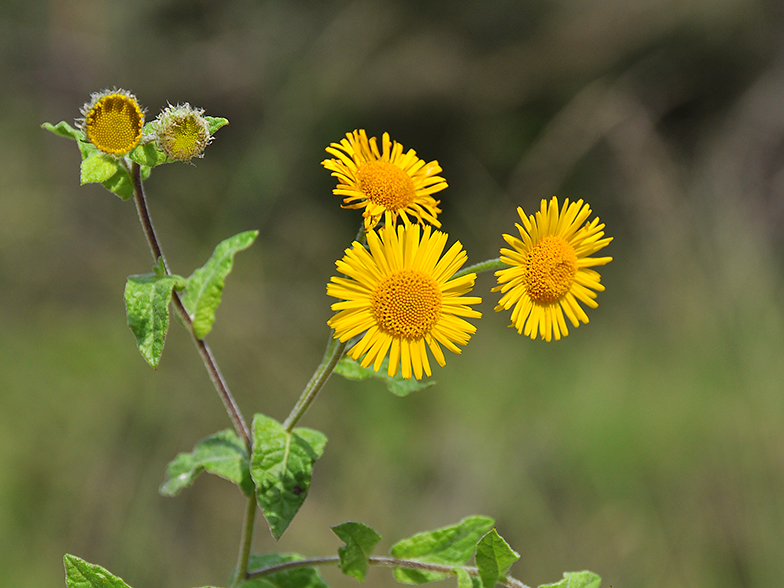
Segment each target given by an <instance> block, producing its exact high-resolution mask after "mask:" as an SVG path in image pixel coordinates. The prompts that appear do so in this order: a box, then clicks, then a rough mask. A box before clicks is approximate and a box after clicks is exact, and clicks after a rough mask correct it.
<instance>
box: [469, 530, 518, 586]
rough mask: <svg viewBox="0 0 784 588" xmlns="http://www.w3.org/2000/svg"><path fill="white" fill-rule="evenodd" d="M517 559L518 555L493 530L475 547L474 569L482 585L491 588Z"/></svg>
mask: <svg viewBox="0 0 784 588" xmlns="http://www.w3.org/2000/svg"><path fill="white" fill-rule="evenodd" d="M518 559H520V554H519V553H517V552H516V551H514V550H513V549H512V548H511V547H509V544H508V543H507V542H506V541H504V539H503V537H501V536H500V535H499V534H498V532H497V531H496V530H495V529H493V530H492V531H490V532H489V533H487V534H486V535H485V536H484V537H482V538H481V539H480V540H479V543H478V544H477V546H476V567H477V568H478V569H479V577H481V578H482V585H483V586H484V587H485V588H493V587H494V586H495V585H496V584H497V583H498V580H499V579H501V578H502V577H503V576H505V575H506V572H508V571H509V568H510V566H511V565H512V564H513V563H514V562H516V561H517V560H518Z"/></svg>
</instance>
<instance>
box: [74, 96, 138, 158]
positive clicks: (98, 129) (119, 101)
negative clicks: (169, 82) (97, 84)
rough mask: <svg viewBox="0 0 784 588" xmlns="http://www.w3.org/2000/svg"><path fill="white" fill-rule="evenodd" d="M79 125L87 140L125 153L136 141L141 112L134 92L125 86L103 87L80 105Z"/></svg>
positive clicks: (111, 152) (109, 152) (116, 152)
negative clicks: (116, 88)
mask: <svg viewBox="0 0 784 588" xmlns="http://www.w3.org/2000/svg"><path fill="white" fill-rule="evenodd" d="M82 116H83V117H84V118H83V119H81V120H80V121H79V126H80V127H81V128H82V129H83V130H84V132H85V135H86V137H87V140H88V141H90V143H92V144H93V145H95V146H96V147H97V148H98V149H100V150H101V151H103V152H104V153H108V154H110V155H125V154H126V153H128V152H129V151H130V150H131V149H133V148H134V147H136V146H137V145H138V144H139V141H140V140H141V138H142V127H144V112H143V111H142V109H141V108H140V107H139V103H138V102H137V101H136V96H134V95H133V94H131V93H130V92H127V91H126V90H104V91H103V92H96V93H95V94H93V95H92V96H90V102H88V103H86V104H85V105H84V106H83V107H82Z"/></svg>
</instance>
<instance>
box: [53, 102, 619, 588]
mask: <svg viewBox="0 0 784 588" xmlns="http://www.w3.org/2000/svg"><path fill="white" fill-rule="evenodd" d="M226 124H228V121H227V120H226V119H224V118H218V117H211V116H206V115H205V114H204V111H203V110H201V109H199V108H193V107H191V106H190V105H188V104H187V103H186V104H184V105H177V106H170V105H169V106H167V107H166V108H164V109H163V111H162V112H161V113H160V114H159V115H158V116H157V117H156V118H155V119H154V120H152V121H150V122H147V123H145V119H144V109H143V108H142V107H141V106H140V105H139V103H138V102H137V99H136V97H135V96H134V95H133V94H131V93H130V92H128V91H126V90H122V89H119V90H118V89H114V90H109V91H104V92H99V93H95V94H93V95H92V96H91V98H90V100H89V102H88V103H87V104H85V105H84V107H83V108H82V118H80V119H79V120H78V121H77V122H76V126H75V127H74V126H71V125H69V124H68V123H66V122H60V123H58V124H57V125H51V124H49V123H45V124H44V125H42V126H43V127H44V128H45V129H47V130H49V131H52V132H53V133H55V134H57V135H60V136H63V137H66V138H69V139H73V140H74V141H76V143H77V145H78V147H79V151H80V153H81V158H82V161H81V166H80V180H81V183H82V184H87V183H100V184H102V185H103V186H104V187H106V188H107V189H108V190H109V191H110V192H113V193H114V194H116V195H117V196H119V197H120V198H122V199H123V200H130V199H133V201H134V203H135V205H136V209H137V212H138V215H139V220H140V222H141V226H142V230H143V233H144V236H145V238H146V240H147V243H148V245H149V247H150V252H151V254H152V260H153V270H152V272H150V273H145V274H135V275H131V276H130V277H129V278H128V281H127V283H126V286H125V294H124V298H125V308H126V314H127V321H128V326H129V327H130V329H131V332H132V333H133V335H134V336H135V339H136V344H137V347H138V349H139V351H140V353H141V355H142V356H143V357H144V359H145V360H146V361H147V362H148V363H149V364H150V365H151V366H152V367H157V366H158V364H159V362H160V359H161V355H162V353H163V347H164V341H165V338H166V333H167V331H168V328H169V313H170V309H171V308H173V309H174V311H175V312H176V314H177V315H178V317H179V319H180V322H181V323H182V324H183V325H184V326H185V328H186V329H187V330H188V332H189V333H190V335H191V336H192V338H193V341H194V343H195V345H196V349H197V351H198V353H199V355H200V357H201V359H202V362H203V363H204V366H205V369H206V370H207V373H208V375H209V377H210V379H211V381H212V383H213V384H214V386H215V389H216V391H217V393H218V395H219V396H220V398H221V400H222V401H223V404H224V406H225V408H226V411H227V414H228V416H229V420H230V421H231V424H232V428H230V429H226V430H223V431H219V432H217V433H214V434H212V435H210V436H208V437H206V438H204V439H202V440H201V441H199V442H198V443H197V444H196V446H195V447H194V448H193V450H192V451H190V452H184V453H181V454H179V455H178V456H177V457H175V458H174V459H173V460H172V461H171V462H170V463H169V465H168V467H167V471H166V475H165V478H164V482H163V484H162V485H161V488H160V492H161V494H163V495H164V496H175V495H176V494H178V493H179V492H181V491H182V490H184V489H185V488H186V487H188V486H190V485H191V484H193V483H194V481H195V479H196V478H197V476H198V475H199V474H200V473H201V472H207V473H210V474H214V475H217V476H220V477H223V478H225V479H226V480H228V481H229V482H232V483H234V484H235V485H236V486H237V487H238V489H239V490H240V492H242V494H244V495H245V497H246V498H247V508H246V510H245V519H244V523H243V526H242V530H241V532H240V547H239V554H238V559H237V563H236V566H235V567H234V571H233V573H232V574H231V579H230V580H229V583H228V586H229V587H230V588H239V587H242V588H258V587H260V586H269V585H271V586H274V587H276V588H326V585H325V584H324V582H323V580H322V579H321V577H320V575H319V573H318V567H319V566H323V565H336V566H338V567H339V569H340V570H341V571H343V572H344V573H345V574H347V575H349V576H351V577H353V578H355V579H356V580H359V581H361V582H362V581H364V580H365V575H366V573H367V570H368V567H369V566H385V567H388V568H391V569H392V571H393V574H394V577H395V579H397V580H398V581H400V582H402V583H406V584H421V583H425V582H431V581H435V580H442V579H444V578H446V577H448V576H454V577H456V579H457V583H458V586H459V588H493V587H494V586H495V585H496V584H498V583H500V584H502V585H504V586H507V587H509V588H526V586H525V584H523V583H522V582H520V581H519V580H517V579H515V578H513V577H511V576H510V575H509V569H510V567H511V566H512V564H513V563H514V562H515V561H516V560H517V559H518V558H519V555H518V554H517V553H516V552H515V551H514V550H512V548H511V547H509V545H508V544H507V543H506V541H504V539H503V538H501V537H500V536H499V535H498V533H497V532H496V530H495V528H494V521H493V519H491V518H490V517H486V516H476V515H475V516H468V517H466V518H464V519H463V520H461V521H459V522H457V523H455V524H452V525H448V526H445V527H442V528H440V529H436V530H433V531H427V532H423V533H419V534H417V535H414V536H413V537H410V538H408V539H403V540H401V541H398V542H397V543H396V544H395V545H394V546H393V547H392V549H391V553H390V555H388V556H379V555H373V553H372V552H373V549H374V548H375V546H376V544H377V543H378V542H379V541H380V540H381V536H380V535H379V534H378V533H377V532H376V531H374V530H373V529H371V528H370V527H368V526H367V525H364V524H362V523H359V522H346V523H342V524H340V525H336V526H335V527H332V530H333V531H334V532H335V534H336V535H337V536H338V537H339V538H340V540H341V541H343V543H344V544H343V545H342V546H341V547H340V548H339V549H338V553H337V554H336V555H332V556H319V557H306V556H302V555H298V554H291V553H287V554H280V553H266V554H253V553H252V545H253V534H254V522H255V517H256V513H257V512H258V511H259V510H261V512H262V513H263V515H264V517H265V519H266V521H267V524H268V526H269V529H270V532H271V533H272V535H273V536H274V537H276V538H277V537H280V536H281V535H282V534H283V533H284V531H285V530H286V528H287V527H288V526H289V524H290V523H291V521H292V519H293V518H294V516H295V515H296V514H297V511H298V510H299V508H300V506H302V504H303V502H304V501H305V499H306V498H307V495H308V490H309V489H310V485H311V480H312V473H313V467H314V464H315V462H316V461H317V460H318V459H319V457H321V455H322V454H323V452H324V450H325V446H326V442H327V438H326V436H325V435H324V434H323V433H321V432H319V431H315V430H313V429H308V428H303V427H297V426H296V425H297V424H298V422H299V420H300V419H301V418H302V416H303V415H304V414H305V412H306V411H307V410H308V408H310V406H311V405H312V404H313V402H314V400H315V399H316V397H317V395H318V394H319V392H320V391H321V390H322V388H323V386H324V384H325V383H326V381H327V379H328V378H329V377H330V375H331V374H332V373H337V374H339V375H341V376H344V377H346V378H350V379H365V378H368V377H372V378H379V379H381V380H383V381H384V382H385V383H386V385H387V388H388V389H389V390H390V391H391V392H393V393H395V394H398V395H400V396H405V395H407V394H410V393H412V392H415V391H417V390H422V389H423V388H426V387H428V386H429V385H431V384H432V382H420V380H421V379H422V378H423V377H424V376H431V374H432V368H431V361H430V357H431V356H432V358H433V359H434V360H435V362H436V363H437V364H438V365H439V366H441V367H443V366H445V364H446V358H445V356H444V351H443V348H446V349H447V350H449V351H450V352H452V353H457V354H459V353H460V351H461V346H465V345H466V344H468V343H469V340H470V338H471V336H472V335H473V334H474V333H475V332H476V329H477V326H476V321H477V320H479V319H480V318H481V313H479V312H478V311H477V310H475V309H474V308H473V306H474V305H476V304H479V303H480V302H481V298H480V297H479V296H476V295H472V290H473V288H474V283H475V280H476V274H477V273H478V272H484V271H492V270H495V275H496V276H497V279H498V285H497V286H496V287H494V288H493V289H492V291H498V292H501V298H500V300H499V302H498V305H497V307H496V310H497V311H501V310H508V309H510V308H512V316H511V320H512V326H514V327H515V328H516V329H517V331H518V332H519V333H521V334H524V335H526V336H528V337H530V338H531V339H535V338H536V337H537V334H538V335H540V336H541V338H542V339H544V340H546V341H551V340H552V339H553V338H555V339H556V340H558V339H560V338H561V337H564V336H566V335H568V333H569V331H568V329H567V324H566V320H567V319H568V321H569V322H570V323H571V324H572V325H573V326H574V327H577V326H578V325H579V324H580V323H587V322H588V316H587V314H586V313H585V310H584V309H583V308H582V306H581V304H582V305H585V306H587V307H591V308H595V307H596V306H597V303H596V295H597V292H601V291H602V290H604V287H603V286H602V285H601V283H600V276H599V274H598V273H597V272H596V270H594V269H592V268H594V267H597V266H601V265H604V264H606V263H608V262H609V261H611V259H612V258H610V257H592V256H593V255H594V254H595V253H597V252H598V251H599V250H600V249H602V248H604V247H605V246H607V245H608V244H609V243H610V241H611V238H609V237H604V225H603V224H599V220H598V219H596V218H595V219H593V220H590V221H589V220H588V218H589V216H590V214H591V209H590V207H589V206H588V205H587V204H585V203H583V201H582V200H580V201H578V202H572V203H570V202H569V201H568V200H566V201H565V202H564V203H563V205H561V206H560V207H559V205H558V201H557V199H556V198H555V197H553V198H552V199H551V200H550V201H549V202H548V201H547V200H542V201H541V206H540V210H539V211H538V212H537V213H536V215H535V216H534V215H531V216H529V217H527V216H526V215H525V214H524V213H523V210H522V208H518V214H519V217H520V219H521V222H522V225H520V224H518V225H517V228H518V232H519V234H520V237H519V238H518V237H513V236H509V235H503V239H504V240H505V241H506V243H507V244H508V245H509V247H511V248H503V249H501V255H500V257H499V258H497V259H491V260H488V261H484V262H481V263H478V264H474V265H472V266H470V267H468V268H464V267H463V266H464V265H465V263H466V261H467V260H468V255H467V253H466V252H465V250H464V249H463V247H462V245H461V244H460V242H459V241H455V242H453V243H452V244H451V245H449V236H448V234H447V233H446V232H444V231H442V230H439V229H441V222H440V221H439V220H438V215H439V213H440V212H441V209H440V208H439V205H440V204H441V201H439V200H436V199H435V198H434V196H433V195H434V194H436V193H440V192H442V191H443V190H444V189H445V188H446V187H447V183H446V180H445V179H444V178H443V177H441V176H440V175H439V174H440V173H441V171H442V170H441V167H440V166H439V164H438V162H436V161H431V162H430V163H425V161H424V160H423V159H420V158H419V157H417V155H416V153H415V152H414V150H412V149H409V150H408V151H404V149H403V146H402V145H401V144H400V143H397V142H394V141H392V140H391V139H390V137H389V135H388V134H386V133H384V134H383V135H382V139H381V146H380V148H379V145H378V141H377V139H376V138H375V137H372V138H368V136H367V133H366V132H365V131H364V130H355V131H352V132H349V133H347V134H346V136H345V138H343V139H341V140H340V142H337V143H331V144H330V145H329V146H328V147H327V148H326V150H327V153H329V154H330V155H331V156H332V158H331V159H327V160H325V161H323V162H321V163H322V165H323V166H324V167H325V168H326V169H328V170H330V171H331V172H332V175H333V176H335V177H336V178H337V182H338V184H337V187H336V188H335V189H334V193H335V194H336V195H338V196H341V197H343V203H342V207H343V208H347V209H352V210H360V211H361V214H362V218H361V221H360V231H359V235H358V236H357V238H356V240H354V241H353V242H352V243H350V245H349V247H348V248H347V249H346V251H345V255H344V256H343V257H342V258H341V259H339V260H337V262H336V270H337V273H338V274H339V275H336V276H333V277H332V278H331V279H330V281H329V283H328V284H327V294H328V295H329V296H330V297H332V298H335V299H337V301H336V302H334V303H333V304H332V310H334V311H335V314H334V315H333V316H332V318H330V319H329V321H328V322H327V325H325V327H328V328H329V329H330V333H329V337H328V344H327V349H326V352H325V354H324V359H323V360H322V362H321V364H320V365H319V366H318V367H317V368H316V370H315V372H314V373H313V376H312V377H311V379H310V381H309V382H308V384H307V386H306V387H305V389H304V390H303V392H302V394H301V395H300V397H299V399H298V400H297V401H296V402H295V403H294V406H293V408H292V410H291V412H290V414H289V415H288V417H287V418H286V419H285V420H284V421H283V422H278V421H276V420H275V419H272V418H270V417H268V416H265V415H264V414H261V413H257V414H255V415H254V417H253V420H252V421H251V422H250V423H249V422H248V421H247V420H246V419H245V417H244V416H243V413H242V411H241V410H240V407H239V406H238V405H237V403H236V401H235V400H234V396H233V395H232V393H231V392H230V390H229V387H228V385H227V383H226V381H225V380H224V378H223V376H222V374H221V371H220V369H219V367H218V364H217V362H216V361H215V358H214V356H213V354H212V352H211V350H210V348H209V346H208V344H207V342H206V341H205V338H206V336H207V335H208V334H209V332H210V330H211V329H212V324H213V322H214V321H215V312H216V310H217V308H218V306H219V305H220V303H221V293H222V291H223V288H224V285H225V280H226V277H227V276H228V274H229V273H230V271H231V269H232V266H233V263H234V257H235V255H236V253H238V252H240V251H242V250H243V249H246V248H247V247H250V246H251V245H252V243H253V242H254V240H255V239H256V237H257V236H258V232H257V231H254V230H248V231H245V232H242V233H239V234H237V235H234V236H232V237H229V238H227V239H225V240H224V241H222V242H221V243H219V244H218V245H217V246H216V248H215V251H214V252H213V254H212V256H211V257H210V259H208V260H207V262H206V263H205V264H204V265H203V266H202V267H200V268H197V269H195V270H194V271H193V273H192V274H191V275H190V276H189V277H183V276H178V275H174V274H172V273H171V272H170V271H169V265H168V263H167V261H166V258H165V256H164V253H163V249H162V246H161V243H160V241H159V239H158V236H157V234H156V232H155V229H154V227H153V223H152V218H151V215H150V211H149V208H148V206H147V199H146V196H145V191H144V180H146V179H147V178H148V177H149V176H150V174H151V172H152V170H153V169H154V168H155V167H157V166H159V165H163V164H166V163H173V162H178V161H179V162H185V163H187V162H190V161H191V160H192V159H193V158H195V157H202V156H203V154H204V151H205V149H206V147H207V146H208V145H209V144H210V142H211V141H212V138H213V135H214V134H215V132H216V131H217V130H218V129H220V128H221V127H223V126H224V125H226ZM521 344H522V343H521ZM65 571H66V583H67V585H68V586H69V588H127V585H126V584H125V583H124V582H123V581H122V580H121V579H120V578H118V577H116V576H114V575H113V574H111V573H110V572H108V571H107V570H105V569H104V568H102V567H100V566H98V565H95V564H91V563H87V562H86V561H84V560H83V559H80V558H79V557H76V556H74V555H66V556H65ZM599 584H600V579H599V577H598V576H597V575H596V574H594V573H592V572H587V571H583V572H568V573H565V574H564V578H563V579H562V580H561V581H559V582H557V583H555V584H550V585H548V586H550V587H551V588H567V587H569V588H598V586H599Z"/></svg>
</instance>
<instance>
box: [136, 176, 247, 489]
mask: <svg viewBox="0 0 784 588" xmlns="http://www.w3.org/2000/svg"><path fill="white" fill-rule="evenodd" d="M126 165H127V162H126ZM128 171H129V172H130V174H131V180H132V182H133V199H134V202H135V203H136V211H137V212H138V213H139V222H141V225H142V229H143V230H144V236H145V237H147V244H148V245H149V246H150V252H151V253H152V256H153V259H154V260H155V262H156V263H158V260H160V262H161V263H162V264H163V267H164V269H165V270H166V273H167V274H171V272H170V271H169V266H168V264H167V263H166V258H165V257H164V255H163V250H162V249H161V244H160V241H159V240H158V237H157V235H156V234H155V228H154V227H153V224H152V218H151V217H150V211H149V209H148V208H147V198H146V197H145V195H144V185H143V184H142V174H141V166H140V165H139V164H138V163H136V162H133V163H132V164H131V167H130V169H129V170H128ZM172 294H173V295H172V302H173V304H174V309H175V310H176V311H177V314H178V315H179V316H180V319H182V322H183V324H184V325H185V326H186V327H187V329H188V331H189V332H190V334H191V337H192V338H193V342H194V344H195V345H196V349H197V350H198V352H199V356H200V357H201V359H202V362H203V363H204V367H205V368H206V369H207V373H208V374H209V376H210V380H212V383H213V385H214V386H215V389H216V390H217V392H218V396H220V398H221V400H222V401H223V406H224V407H225V408H226V412H227V413H228V415H229V418H230V419H231V422H232V424H233V425H234V429H235V430H236V431H237V434H238V435H239V436H240V437H241V438H242V440H243V441H244V442H245V445H246V446H247V447H248V451H250V450H251V448H252V446H253V442H252V439H251V435H250V429H249V428H248V425H247V423H246V421H245V419H244V417H243V416H242V412H241V411H240V408H239V406H238V405H237V402H236V401H235V400H234V396H232V394H231V391H230V390H229V387H228V385H227V384H226V380H224V378H223V374H221V371H220V368H218V363H217V362H216V361H215V357H213V355H212V351H211V350H210V348H209V346H208V345H207V344H206V343H205V342H204V341H203V340H202V339H199V338H198V337H197V336H196V334H195V333H194V331H193V321H192V320H191V317H190V315H189V314H188V311H187V310H185V306H183V304H182V299H181V298H180V295H179V294H178V293H177V292H176V291H175V292H173V293H172ZM254 502H255V501H254Z"/></svg>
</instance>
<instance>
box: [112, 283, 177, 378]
mask: <svg viewBox="0 0 784 588" xmlns="http://www.w3.org/2000/svg"><path fill="white" fill-rule="evenodd" d="M178 282H182V278H181V277H180V276H163V277H158V276H156V275H155V274H141V275H136V276H129V277H128V282H126V284H125V313H126V315H127V317H128V326H129V327H130V328H131V331H133V334H134V335H136V345H137V346H138V347H139V351H140V352H141V354H142V357H144V359H146V360H147V363H149V364H150V365H151V366H152V367H153V368H156V367H158V362H160V360H161V354H162V353H163V344H164V342H165V340H166V332H167V331H168V330H169V302H170V301H171V297H172V289H173V288H174V287H175V285H176V284H178Z"/></svg>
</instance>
